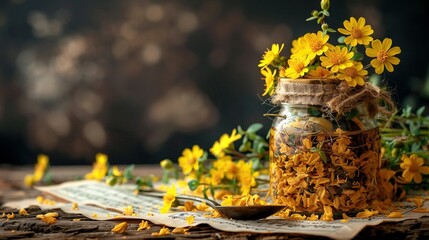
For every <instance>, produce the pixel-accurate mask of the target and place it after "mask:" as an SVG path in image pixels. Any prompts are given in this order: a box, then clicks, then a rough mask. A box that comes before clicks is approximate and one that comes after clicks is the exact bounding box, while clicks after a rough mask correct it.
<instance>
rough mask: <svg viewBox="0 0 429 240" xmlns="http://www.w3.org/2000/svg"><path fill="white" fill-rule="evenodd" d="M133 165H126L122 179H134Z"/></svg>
mask: <svg viewBox="0 0 429 240" xmlns="http://www.w3.org/2000/svg"><path fill="white" fill-rule="evenodd" d="M133 171H134V164H131V165H128V166H127V167H126V168H125V170H124V178H125V179H127V180H131V179H133V178H134V176H133Z"/></svg>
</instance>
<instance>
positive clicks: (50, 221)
mask: <svg viewBox="0 0 429 240" xmlns="http://www.w3.org/2000/svg"><path fill="white" fill-rule="evenodd" d="M41 220H42V221H44V222H45V223H48V224H54V223H56V222H57V219H56V218H54V217H52V216H46V214H45V215H44V216H43V217H42V219H41Z"/></svg>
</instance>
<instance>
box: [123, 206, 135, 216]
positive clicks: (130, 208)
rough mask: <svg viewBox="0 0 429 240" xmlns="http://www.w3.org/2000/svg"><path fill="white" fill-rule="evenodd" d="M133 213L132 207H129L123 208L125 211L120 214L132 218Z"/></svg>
mask: <svg viewBox="0 0 429 240" xmlns="http://www.w3.org/2000/svg"><path fill="white" fill-rule="evenodd" d="M133 213H134V209H133V206H131V205H130V206H127V207H125V210H124V212H123V213H122V214H124V215H125V216H132V215H133Z"/></svg>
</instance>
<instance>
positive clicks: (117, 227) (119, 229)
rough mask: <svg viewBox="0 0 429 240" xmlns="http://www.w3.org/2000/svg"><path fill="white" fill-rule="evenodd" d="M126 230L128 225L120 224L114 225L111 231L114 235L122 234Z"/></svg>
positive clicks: (125, 223)
mask: <svg viewBox="0 0 429 240" xmlns="http://www.w3.org/2000/svg"><path fill="white" fill-rule="evenodd" d="M127 228H128V223H127V222H121V223H118V224H116V225H115V226H114V227H113V228H112V230H111V231H112V232H114V233H124V232H125V231H126V230H127Z"/></svg>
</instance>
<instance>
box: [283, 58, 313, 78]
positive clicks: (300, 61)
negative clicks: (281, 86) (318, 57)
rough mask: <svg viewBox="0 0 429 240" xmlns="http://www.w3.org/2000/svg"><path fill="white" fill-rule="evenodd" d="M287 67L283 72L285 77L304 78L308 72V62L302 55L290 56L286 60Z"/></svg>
mask: <svg viewBox="0 0 429 240" xmlns="http://www.w3.org/2000/svg"><path fill="white" fill-rule="evenodd" d="M287 63H288V65H289V67H288V68H287V69H286V71H285V75H286V77H289V78H292V79H297V78H299V77H302V76H304V74H306V73H307V72H308V68H307V66H308V64H309V63H310V60H308V59H307V58H306V56H303V55H292V56H291V58H290V59H289V60H287Z"/></svg>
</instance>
